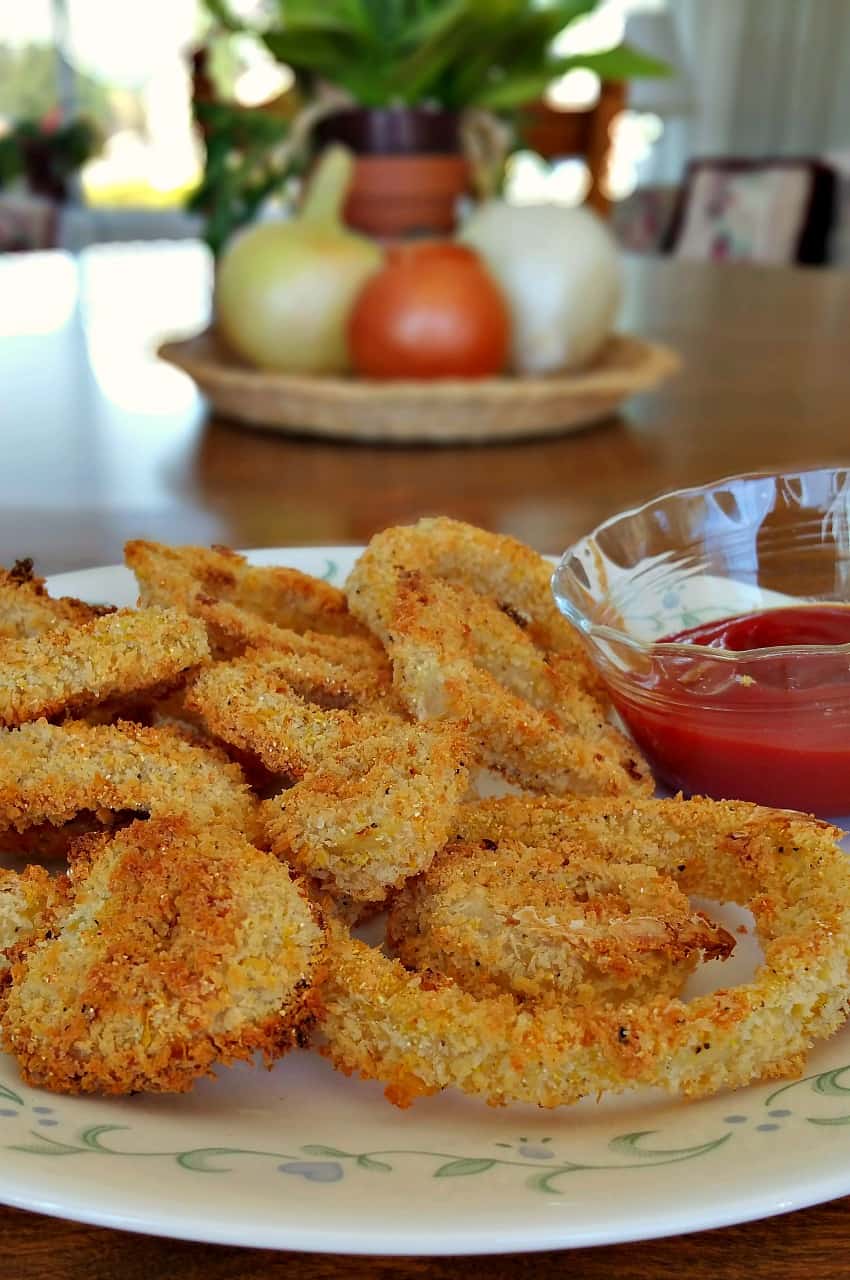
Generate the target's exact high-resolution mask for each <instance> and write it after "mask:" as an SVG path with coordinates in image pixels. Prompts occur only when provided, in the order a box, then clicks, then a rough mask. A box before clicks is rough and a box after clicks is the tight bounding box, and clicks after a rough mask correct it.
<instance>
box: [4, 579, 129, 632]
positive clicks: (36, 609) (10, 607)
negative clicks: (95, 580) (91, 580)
mask: <svg viewBox="0 0 850 1280" xmlns="http://www.w3.org/2000/svg"><path fill="white" fill-rule="evenodd" d="M114 612H115V610H114V609H113V607H112V606H111V605H95V604H85V603H84V602H83V601H82V600H75V599H74V598H73V597H72V596H60V597H59V598H58V599H56V598H54V597H53V596H51V595H49V594H48V592H47V588H46V587H45V585H44V578H37V577H36V576H35V574H34V573H33V569H32V560H18V561H17V563H16V564H15V565H13V567H12V568H11V569H0V638H8V639H15V640H23V639H26V638H27V637H28V636H38V635H42V634H43V633H44V632H45V631H53V630H54V628H56V627H60V628H61V627H76V626H79V624H80V623H81V622H91V620H92V619H93V618H99V617H102V616H103V615H104V614H105V613H114Z"/></svg>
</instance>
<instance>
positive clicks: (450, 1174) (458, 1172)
mask: <svg viewBox="0 0 850 1280" xmlns="http://www.w3.org/2000/svg"><path fill="white" fill-rule="evenodd" d="M498 1163H499V1161H498V1160H481V1159H478V1160H476V1159H468V1160H450V1161H449V1163H448V1164H441V1165H440V1167H439V1169H437V1170H436V1172H435V1173H434V1177H435V1178H468V1177H471V1176H472V1174H475V1173H486V1172H487V1170H488V1169H492V1168H493V1165H494V1164H498Z"/></svg>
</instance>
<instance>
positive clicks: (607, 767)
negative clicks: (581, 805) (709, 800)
mask: <svg viewBox="0 0 850 1280" xmlns="http://www.w3.org/2000/svg"><path fill="white" fill-rule="evenodd" d="M391 628H392V629H391V631H390V633H389V634H388V638H387V647H388V652H389V655H390V657H391V659H392V663H393V680H394V684H395V687H396V690H397V691H398V694H399V696H400V697H401V700H402V701H403V702H404V704H405V705H406V706H407V708H408V710H409V711H410V712H411V713H412V714H413V715H414V716H415V717H416V718H417V719H419V720H426V721H427V720H432V719H442V718H447V719H451V720H457V721H462V722H464V723H465V724H467V725H468V726H469V729H470V732H471V734H473V735H474V737H475V740H476V742H477V752H478V757H479V759H480V760H481V761H482V762H483V763H484V764H487V765H490V766H491V767H493V768H496V769H498V770H500V772H502V773H504V774H505V775H506V777H508V778H509V780H510V781H512V782H514V783H518V784H519V785H520V786H523V787H527V788H530V789H531V790H535V791H547V792H551V793H554V794H558V795H560V794H564V793H569V792H575V793H579V794H608V795H618V794H620V793H622V792H629V791H632V792H645V793H647V794H648V793H649V792H650V791H651V790H652V787H653V783H652V778H651V775H650V773H649V770H648V768H647V766H646V765H645V764H644V762H643V761H642V759H641V757H640V753H639V752H638V749H637V747H636V746H635V745H634V743H632V742H630V741H629V740H628V739H626V738H625V737H624V736H623V735H622V734H621V733H619V732H618V731H617V730H616V729H615V728H614V727H613V726H612V725H611V724H609V723H608V720H607V718H606V712H605V708H604V707H603V706H602V705H601V704H600V703H599V702H598V701H597V700H596V699H595V698H594V697H592V696H591V695H590V694H589V693H588V692H587V691H586V690H585V689H583V688H582V687H581V686H580V685H579V684H577V682H576V678H575V664H574V662H573V661H572V659H571V658H569V657H567V658H563V657H562V656H561V655H557V654H548V653H546V652H544V651H543V650H541V649H539V648H538V647H537V646H536V645H535V644H534V643H533V641H532V640H531V638H530V637H529V636H528V635H527V634H526V632H525V631H524V630H523V628H522V627H520V626H518V625H517V624H516V623H515V622H514V621H513V620H512V618H511V617H509V616H506V615H505V614H504V612H503V611H500V610H499V609H498V608H497V607H496V606H495V605H494V604H492V603H491V602H489V601H487V600H485V599H483V598H482V597H480V596H478V595H477V594H476V593H475V592H473V591H471V590H469V589H468V588H465V587H458V586H456V585H454V584H452V583H449V582H443V581H440V580H439V579H436V578H430V579H429V578H425V577H423V575H421V574H419V573H415V572H411V573H405V574H400V575H399V576H398V578H397V581H396V592H395V607H394V612H393V615H392V621H391Z"/></svg>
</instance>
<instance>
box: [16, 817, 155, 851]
mask: <svg viewBox="0 0 850 1280" xmlns="http://www.w3.org/2000/svg"><path fill="white" fill-rule="evenodd" d="M137 816H138V815H137V814H135V813H133V812H132V811H127V812H124V813H110V812H109V810H107V809H101V810H100V812H99V813H92V812H91V811H89V810H86V809H84V810H82V811H81V812H80V813H78V814H77V816H76V817H75V818H71V819H70V820H69V821H68V822H63V823H62V825H61V826H59V827H57V826H54V825H53V823H52V822H39V823H38V824H37V825H36V826H34V827H25V828H24V830H23V831H15V830H14V829H13V828H12V827H7V828H6V829H5V831H0V850H2V852H3V854H6V855H12V856H13V857H15V858H26V860H27V861H32V860H33V859H35V860H36V861H37V862H39V863H44V862H48V863H53V864H55V863H61V862H62V861H63V860H64V859H65V858H67V857H68V855H69V853H70V851H71V847H72V846H73V844H74V842H75V841H76V840H79V838H80V836H88V835H92V834H93V833H94V832H99V831H111V830H112V829H113V828H114V827H118V826H123V825H126V823H127V822H132V821H133V820H134V819H135V818H136V817H137Z"/></svg>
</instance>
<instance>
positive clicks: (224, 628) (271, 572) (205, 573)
mask: <svg viewBox="0 0 850 1280" xmlns="http://www.w3.org/2000/svg"><path fill="white" fill-rule="evenodd" d="M124 559H125V561H126V563H127V565H128V566H129V568H131V569H132V570H133V572H134V573H135V575H136V579H137V581H138V583H139V589H140V592H141V603H142V604H148V605H159V606H161V607H165V606H169V605H171V606H176V607H177V608H180V609H183V610H184V611H185V612H186V613H189V614H191V615H193V616H194V617H197V618H200V619H201V620H202V621H203V622H204V623H205V624H206V626H207V628H208V630H209V633H210V639H211V641H212V642H213V643H214V644H215V645H216V646H217V647H218V649H219V650H220V651H221V652H222V653H224V654H227V655H232V654H234V653H239V652H241V651H242V650H243V649H245V648H247V647H249V646H250V647H258V646H260V645H263V644H267V645H270V646H271V647H274V648H276V647H280V648H283V649H290V648H293V647H294V646H295V644H296V642H295V641H294V639H293V636H292V635H291V634H290V633H292V632H295V633H299V632H310V633H313V632H315V633H319V634H321V635H326V636H329V637H340V638H346V637H356V638H358V639H361V640H364V639H365V637H366V632H365V630H364V628H363V627H362V626H361V625H360V624H359V623H358V622H356V621H355V619H354V618H353V617H352V616H351V614H350V613H349V612H348V605H347V603H346V599H345V595H344V594H343V592H342V591H340V590H339V589H338V588H337V587H332V586H331V585H330V583H328V582H324V581H323V580H322V579H321V578H313V577H311V576H310V575H309V574H306V573H301V572H299V570H298V569H288V568H285V567H283V566H271V567H263V566H258V565H252V564H249V563H248V561H247V560H246V559H245V557H244V556H241V555H239V554H238V553H237V552H235V551H231V550H229V548H227V547H212V548H209V549H208V548H206V547H168V546H164V545H163V544H162V543H159V542H144V541H141V540H137V541H133V542H128V543H127V544H126V546H125V548H124ZM350 647H351V646H346V645H339V646H336V652H337V653H338V655H339V657H340V658H341V659H342V658H343V657H344V656H345V655H346V654H347V652H348V649H349V648H350ZM353 648H354V650H355V651H356V648H357V646H353ZM331 649H332V646H328V648H327V649H326V650H325V653H326V654H329V653H330V652H331Z"/></svg>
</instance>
